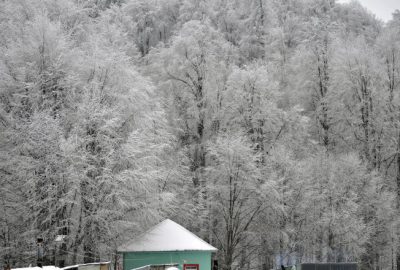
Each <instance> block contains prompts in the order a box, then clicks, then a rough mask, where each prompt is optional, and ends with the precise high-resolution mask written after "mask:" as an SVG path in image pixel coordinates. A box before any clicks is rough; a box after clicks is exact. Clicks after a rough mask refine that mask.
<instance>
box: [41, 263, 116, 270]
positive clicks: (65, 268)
mask: <svg viewBox="0 0 400 270" xmlns="http://www.w3.org/2000/svg"><path fill="white" fill-rule="evenodd" d="M110 263H111V262H110V261H108V262H93V263H81V264H75V265H68V266H66V267H64V268H62V270H67V269H72V268H79V267H80V266H86V265H102V264H110ZM47 270H52V269H47Z"/></svg>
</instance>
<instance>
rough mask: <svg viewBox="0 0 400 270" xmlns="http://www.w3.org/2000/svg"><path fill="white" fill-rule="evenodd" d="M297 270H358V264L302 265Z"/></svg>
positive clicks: (297, 266)
mask: <svg viewBox="0 0 400 270" xmlns="http://www.w3.org/2000/svg"><path fill="white" fill-rule="evenodd" d="M295 269H296V270H357V263H356V262H346V263H301V264H298V265H296V268H295Z"/></svg>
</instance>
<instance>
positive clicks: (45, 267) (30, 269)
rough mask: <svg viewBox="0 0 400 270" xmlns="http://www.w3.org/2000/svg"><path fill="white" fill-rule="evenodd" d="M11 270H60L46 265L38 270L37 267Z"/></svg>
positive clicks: (12, 269)
mask: <svg viewBox="0 0 400 270" xmlns="http://www.w3.org/2000/svg"><path fill="white" fill-rule="evenodd" d="M11 270H61V268H58V267H56V266H53V265H48V266H43V267H42V268H40V267H39V266H34V267H24V268H11Z"/></svg>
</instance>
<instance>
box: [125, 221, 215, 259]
mask: <svg viewBox="0 0 400 270" xmlns="http://www.w3.org/2000/svg"><path fill="white" fill-rule="evenodd" d="M184 250H199V251H217V249H216V248H215V247H213V246H211V245H210V244H208V243H207V242H205V241H204V240H202V239H200V238H199V237H198V236H196V235H195V234H194V233H192V232H190V231H188V230H186V229H185V228H184V227H182V226H181V225H179V224H178V223H175V222H173V221H172V220H170V219H166V220H164V221H163V222H161V223H159V224H158V225H156V226H154V227H153V228H151V229H150V230H148V231H147V232H145V233H144V234H142V235H140V236H138V237H137V238H135V239H133V240H132V241H130V242H128V243H126V244H125V245H122V246H120V247H119V248H118V251H120V252H135V251H184Z"/></svg>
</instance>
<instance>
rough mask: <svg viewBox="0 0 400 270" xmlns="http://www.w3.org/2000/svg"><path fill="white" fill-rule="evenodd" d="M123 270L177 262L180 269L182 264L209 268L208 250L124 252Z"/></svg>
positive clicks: (205, 269)
mask: <svg viewBox="0 0 400 270" xmlns="http://www.w3.org/2000/svg"><path fill="white" fill-rule="evenodd" d="M123 262H124V265H123V267H124V270H131V269H133V268H137V267H141V266H145V265H149V264H168V263H177V264H179V269H181V270H182V267H183V265H184V264H199V267H200V269H199V270H211V252H210V251H165V252H161V251H160V252H159V251H156V252H124V253H123Z"/></svg>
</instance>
